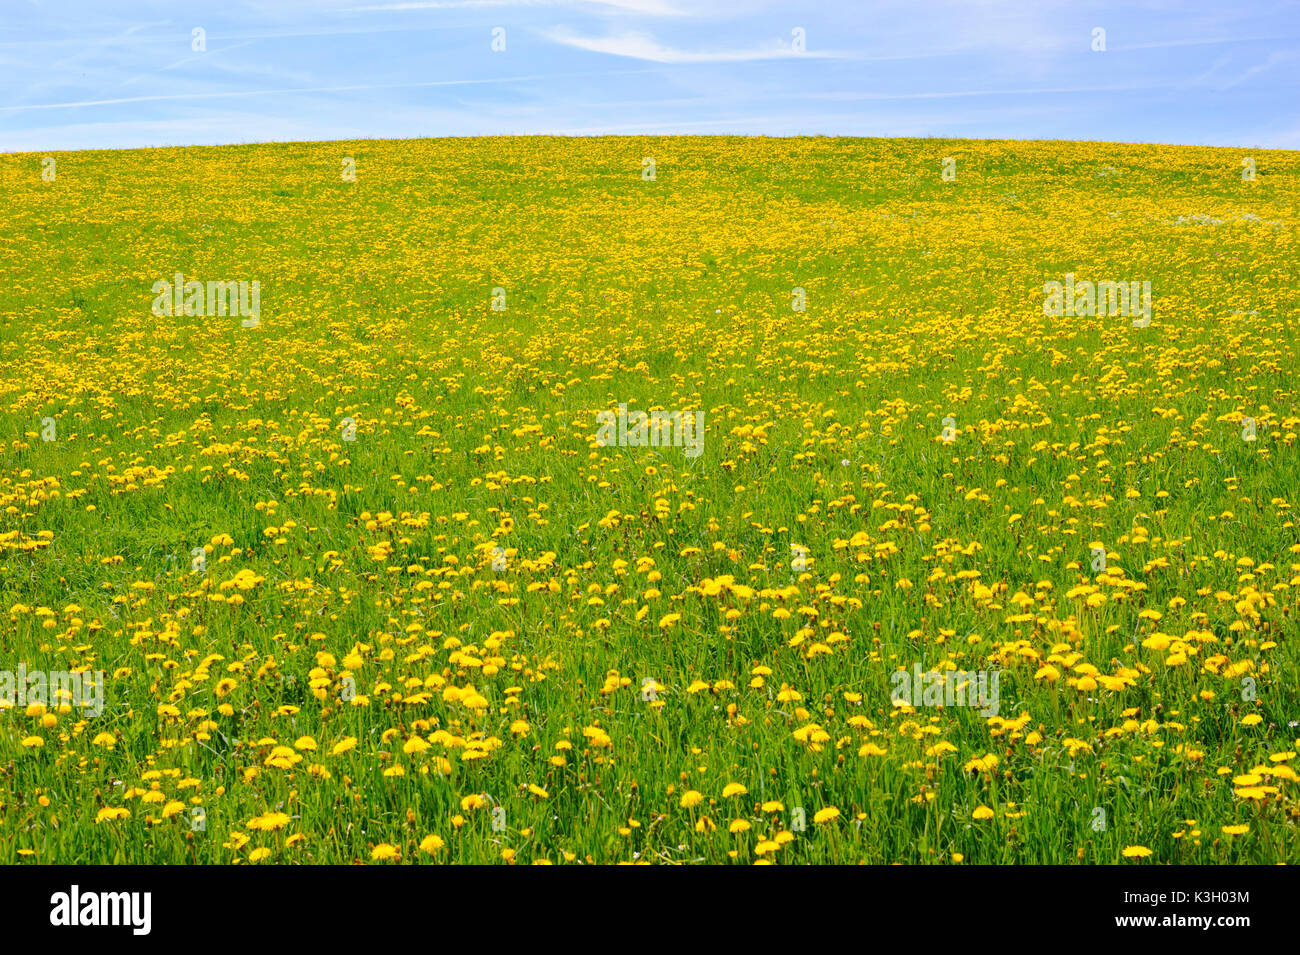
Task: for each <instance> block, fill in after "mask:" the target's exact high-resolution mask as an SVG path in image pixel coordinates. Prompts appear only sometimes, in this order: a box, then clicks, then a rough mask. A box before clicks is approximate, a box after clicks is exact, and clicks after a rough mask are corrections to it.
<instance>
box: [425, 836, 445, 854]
mask: <svg viewBox="0 0 1300 955" xmlns="http://www.w3.org/2000/svg"><path fill="white" fill-rule="evenodd" d="M445 845H446V843H445V842H443V841H442V836H434V835H429V836H425V837H424V838H423V839H421V840H420V851H421V852H427V853H429V855H433V854H434V853H435V852H437V851H438V850H439V849H441V848H442V847H443V846H445Z"/></svg>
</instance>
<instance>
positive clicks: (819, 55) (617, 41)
mask: <svg viewBox="0 0 1300 955" xmlns="http://www.w3.org/2000/svg"><path fill="white" fill-rule="evenodd" d="M543 35H544V36H545V37H546V38H547V39H548V40H551V41H552V42H554V43H560V44H563V45H564V46H571V47H574V48H575V49H579V50H587V51H589V52H592V53H608V54H609V55H610V56H626V57H630V58H631V59H634V60H649V61H650V62H652V63H741V62H745V61H748V60H782V59H801V58H808V59H842V58H843V57H844V55H843V54H839V53H832V52H829V51H825V50H819V51H807V52H802V53H796V52H795V51H794V50H792V49H791V48H790V46H789V45H788V44H787V45H782V44H780V43H773V44H772V45H770V46H767V47H758V48H754V49H749V50H707V51H698V52H695V51H688V50H678V49H674V48H673V47H669V46H664V45H663V44H662V43H660V42H659V41H658V40H656V39H655V38H654V37H653V36H651V35H650V34H648V33H640V32H635V31H625V32H623V33H617V34H611V35H609V36H600V37H592V36H579V35H578V34H576V33H574V32H573V31H572V30H568V29H565V28H563V27H557V28H556V29H553V30H547V31H545V32H544V33H543Z"/></svg>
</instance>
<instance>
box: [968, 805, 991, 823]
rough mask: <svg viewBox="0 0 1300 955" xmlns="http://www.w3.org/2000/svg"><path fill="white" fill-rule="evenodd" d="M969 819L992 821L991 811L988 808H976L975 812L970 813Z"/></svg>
mask: <svg viewBox="0 0 1300 955" xmlns="http://www.w3.org/2000/svg"><path fill="white" fill-rule="evenodd" d="M971 818H972V819H980V820H984V819H992V818H993V810H992V809H990V808H989V807H988V806H976V807H975V811H974V812H972V813H971Z"/></svg>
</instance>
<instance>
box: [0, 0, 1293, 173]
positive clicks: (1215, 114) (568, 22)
mask: <svg viewBox="0 0 1300 955" xmlns="http://www.w3.org/2000/svg"><path fill="white" fill-rule="evenodd" d="M1098 27H1100V28H1102V29H1104V30H1105V47H1106V49H1105V50H1104V51H1095V50H1094V49H1093V45H1094V29H1095V28H1098ZM495 28H502V29H503V30H504V40H505V43H504V46H505V49H504V50H499V51H494V50H493V49H492V45H493V31H494V29H495ZM196 29H201V30H202V31H203V40H204V43H203V46H204V49H202V50H195V49H194V46H195V34H194V31H195V30H196ZM796 30H801V31H802V36H803V44H804V48H803V50H802V51H800V50H797V49H795V48H794V47H795V37H796V33H795V31H796ZM498 36H499V34H498ZM529 133H549V134H561V135H601V134H624V135H635V134H670V133H687V134H705V133H708V134H765V135H779V136H790V135H812V134H824V135H840V136H943V137H971V138H1010V139H1094V140H1116V141H1127V142H1158V143H1186V144H1203V145H1220V146H1244V147H1275V148H1287V149H1297V148H1300V2H1267V0H1260V2H1252V0H1214V2H1203V0H1190V2H1184V3H1172V2H1150V3H1144V2H1132V0H1127V2H1118V3H1079V2H1075V3H1058V2H1055V0H1017V2H1007V3H1003V2H974V0H968V2H947V0H907V2H893V0H884V2H874V0H861V2H853V0H818V2H812V0H804V2H789V0H786V2H777V0H430V2H420V0H405V2H402V0H398V2H385V0H315V2H306V0H301V2H299V0H263V2H252V0H215V2H209V0H195V2H187V0H76V2H60V0H0V152H22V151H46V150H58V149H86V148H114V147H123V148H126V147H139V146H162V145H190V144H200V143H205V144H206V143H241V142H267V141H286V140H328V139H355V138H389V137H418V136H466V135H517V134H529Z"/></svg>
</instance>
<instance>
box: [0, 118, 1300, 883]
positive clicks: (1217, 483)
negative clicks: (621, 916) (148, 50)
mask: <svg viewBox="0 0 1300 955" xmlns="http://www.w3.org/2000/svg"><path fill="white" fill-rule="evenodd" d="M49 158H50V159H52V160H53V162H52V163H48V162H44V160H45V157H43V156H40V155H30V154H29V155H19V154H9V155H0V192H2V194H3V196H4V200H5V201H4V202H3V204H0V275H2V276H4V279H5V281H4V282H3V285H2V286H0V367H3V369H4V374H3V375H2V376H0V407H2V408H3V411H2V412H0V668H3V670H4V672H8V673H11V674H17V673H18V671H19V668H20V667H22V668H23V669H24V670H25V672H26V673H28V674H30V673H33V672H43V673H59V672H65V671H73V670H77V671H83V670H84V671H87V672H91V673H93V672H95V671H102V674H103V696H102V700H101V701H100V702H101V703H102V706H100V705H95V704H93V702H92V704H90V705H87V701H86V700H85V699H77V700H71V701H69V703H70V704H75V705H64V706H62V707H61V706H59V705H58V701H57V700H50V699H48V698H47V699H45V700H40V699H36V700H35V701H33V698H32V696H31V694H30V693H29V694H28V695H27V696H22V695H21V694H20V693H19V691H18V688H17V685H16V676H15V677H12V678H11V680H10V684H11V687H12V690H11V691H10V693H9V699H10V700H11V701H12V702H13V703H14V704H15V705H14V706H12V707H11V708H9V709H6V710H0V774H2V775H3V777H4V782H5V785H4V787H3V790H2V791H0V836H3V838H0V861H4V862H14V861H29V862H74V861H76V862H175V863H186V862H204V863H207V862H221V863H227V862H240V861H243V862H260V861H264V862H266V863H292V862H326V863H345V862H351V861H354V860H362V861H371V860H372V859H374V860H384V859H389V858H394V857H395V858H396V859H398V860H400V861H404V862H405V861H434V862H453V861H454V862H492V861H508V862H512V863H532V862H542V861H547V862H557V863H558V862H564V861H571V862H580V861H590V862H616V861H636V860H639V861H651V862H660V861H662V862H670V861H671V862H698V861H704V862H723V863H725V862H732V861H734V862H737V863H749V862H754V861H775V862H778V863H802V862H857V861H860V860H865V861H869V862H903V863H953V862H963V861H964V862H965V863H994V862H996V863H1012V862H1019V863H1062V862H1072V861H1082V862H1085V863H1115V862H1133V863H1138V862H1142V861H1143V860H1145V861H1146V862H1147V863H1148V864H1150V863H1158V862H1183V863H1224V862H1252V863H1256V862H1257V863H1272V862H1279V861H1283V860H1286V859H1293V858H1295V856H1296V854H1297V851H1300V835H1298V834H1297V820H1298V818H1300V807H1298V805H1297V793H1300V780H1297V778H1296V772H1295V770H1294V769H1293V767H1296V766H1300V762H1298V761H1297V757H1296V750H1297V748H1298V747H1300V728H1297V725H1296V721H1297V720H1298V719H1300V634H1297V625H1296V617H1297V613H1298V612H1300V532H1298V531H1297V527H1296V523H1295V521H1296V514H1295V508H1296V506H1297V504H1298V503H1300V466H1298V465H1300V460H1298V451H1297V432H1300V412H1298V411H1297V389H1298V388H1300V372H1298V370H1297V369H1300V363H1298V362H1300V334H1298V332H1297V316H1298V314H1300V310H1298V305H1300V295H1298V293H1297V289H1296V284H1295V281H1296V270H1295V264H1296V262H1297V261H1300V248H1298V247H1297V239H1296V236H1297V226H1298V225H1300V214H1298V211H1297V199H1298V198H1300V153H1296V152H1283V151H1276V150H1231V149H1211V148H1199V147H1178V146H1139V145H1124V144H1111V143H1075V142H1004V141H996V142H983V141H969V140H956V141H944V140H870V139H762V138H707V137H704V138H693V137H666V138H598V139H549V138H519V139H453V140H412V141H393V142H380V141H363V142H343V143H307V144H282V145H256V146H240V147H215V148H187V149H155V150H139V151H130V152H80V153H55V154H52V155H51V157H49ZM1246 158H1249V159H1252V160H1253V161H1254V171H1255V179H1254V180H1253V181H1245V180H1244V178H1243V172H1244V171H1248V170H1247V168H1246V167H1244V166H1243V164H1242V161H1243V159H1246ZM646 159H652V160H653V178H652V179H650V178H647V177H648V176H649V171H650V165H649V164H646V163H645V162H644V160H646ZM945 159H953V160H955V163H953V164H949V165H948V167H947V168H948V169H949V170H951V172H952V174H954V176H955V177H953V178H951V181H945V179H944V177H943V170H944V168H945V163H944V161H945ZM347 160H351V163H348V162H347ZM349 170H355V179H354V180H351V181H349V180H348V179H347V178H345V176H346V173H347V172H348V171H349ZM43 172H44V173H45V174H46V178H43V177H42V174H43ZM176 273H181V274H182V276H183V279H184V281H185V282H189V281H196V282H200V283H203V286H202V288H201V289H200V290H199V292H198V295H197V297H196V298H193V299H192V301H191V304H192V305H193V306H194V307H193V308H191V309H190V310H189V312H190V313H188V314H187V310H186V309H185V308H184V301H183V298H184V296H183V295H182V296H181V307H180V308H179V309H177V308H172V309H169V310H162V309H159V308H157V304H158V298H159V296H160V295H161V296H163V297H164V298H168V297H171V296H172V294H173V291H174V290H171V289H170V288H169V289H168V291H166V292H159V291H158V288H159V285H158V283H168V285H169V286H170V285H171V284H174V282H175V279H174V276H175V275H176ZM1067 275H1068V276H1070V277H1071V278H1070V279H1069V281H1071V282H1072V283H1075V284H1076V285H1081V284H1082V283H1084V282H1092V283H1099V282H1121V281H1123V282H1137V283H1138V284H1139V286H1140V285H1141V284H1142V283H1144V282H1149V283H1150V289H1151V303H1152V308H1151V313H1150V321H1149V322H1147V323H1143V322H1142V321H1141V319H1140V318H1134V317H1133V316H1130V315H1126V314H1107V313H1106V312H1105V309H1099V310H1098V312H1097V314H1092V315H1089V314H1075V315H1060V316H1054V315H1049V314H1045V313H1044V301H1045V298H1046V295H1045V290H1044V286H1045V285H1046V284H1047V283H1051V282H1061V283H1065V282H1066V281H1067ZM218 282H220V283H226V282H231V283H238V282H244V283H247V284H248V285H249V286H251V284H252V283H257V288H258V290H259V293H260V308H259V310H258V311H257V314H256V315H247V314H231V313H230V312H229V311H227V313H226V314H211V313H210V312H211V309H210V308H209V305H210V301H209V297H208V295H207V292H208V285H207V283H218ZM183 291H184V290H183V289H182V292H183ZM176 301H177V299H176V298H171V302H170V304H175V303H176ZM200 305H201V308H200V307H199V306H200ZM799 306H802V310H800V309H799ZM160 311H162V312H163V314H158V312H160ZM167 311H170V312H171V314H167V313H166V312H167ZM620 404H626V405H627V406H628V408H629V412H630V413H633V414H634V413H635V412H636V411H637V410H641V411H646V412H649V411H652V410H654V409H659V410H662V411H664V412H668V413H672V412H677V413H682V414H684V415H690V414H692V413H694V412H700V413H702V416H703V417H702V425H703V429H704V430H703V443H702V446H701V453H700V454H699V455H698V456H691V455H688V454H687V453H685V452H686V449H685V448H683V447H676V446H635V445H628V444H626V443H624V444H613V445H610V444H608V443H603V441H602V439H601V438H600V436H599V434H598V429H599V426H600V425H599V422H600V419H599V417H598V416H599V415H600V413H601V412H605V411H611V410H617V408H618V406H619V405H620ZM196 548H202V550H200V551H196ZM900 669H901V670H902V671H904V672H907V673H909V674H914V673H917V672H928V671H935V672H938V673H940V674H943V673H944V672H946V671H949V670H960V671H964V672H966V673H969V674H972V675H974V674H982V675H983V676H984V677H985V678H986V680H987V679H992V678H993V677H994V675H996V680H997V683H996V687H997V689H998V696H997V699H996V703H995V704H994V705H989V704H990V703H991V702H993V701H990V700H988V699H985V700H984V701H983V705H980V706H970V705H959V703H960V701H958V702H957V703H954V701H953V700H952V699H951V697H949V698H946V699H943V698H940V699H939V700H938V702H939V703H942V704H944V705H936V703H935V700H933V699H928V698H926V699H923V698H921V695H920V694H917V696H916V698H914V699H910V700H908V699H899V698H898V694H897V693H896V692H895V691H896V688H897V681H898V678H897V677H894V676H892V674H894V673H896V672H899V671H900ZM972 679H973V676H972ZM986 685H987V683H986ZM4 689H5V687H4V684H3V680H2V679H0V691H4ZM47 696H48V695H47ZM4 702H5V700H4V698H3V693H2V692H0V706H3V705H4ZM967 702H969V700H967Z"/></svg>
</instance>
